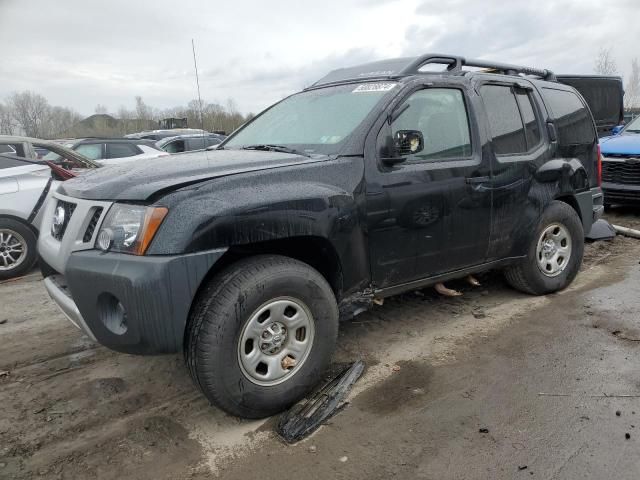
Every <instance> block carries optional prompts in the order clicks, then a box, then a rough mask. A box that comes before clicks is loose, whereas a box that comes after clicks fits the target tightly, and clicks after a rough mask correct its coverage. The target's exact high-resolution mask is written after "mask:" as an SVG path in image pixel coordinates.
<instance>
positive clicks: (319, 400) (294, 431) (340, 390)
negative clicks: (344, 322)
mask: <svg viewBox="0 0 640 480" xmlns="http://www.w3.org/2000/svg"><path fill="white" fill-rule="evenodd" d="M363 370H364V362H363V361H362V360H358V361H357V362H355V363H353V364H352V365H351V366H350V367H349V368H346V369H345V370H343V371H342V372H341V373H340V374H338V376H336V377H335V378H333V379H332V380H330V381H329V382H327V383H326V384H325V385H324V386H323V387H322V388H321V389H320V390H318V391H317V392H316V393H315V394H314V395H313V396H311V397H310V398H307V399H305V400H303V401H302V402H299V403H296V404H295V405H294V406H293V407H291V409H290V410H288V411H287V412H285V413H283V414H282V416H281V417H280V420H279V421H278V426H277V427H276V431H277V432H278V434H279V435H280V436H281V437H282V438H283V439H284V440H285V441H286V442H287V443H295V442H297V441H300V440H302V439H303V438H304V437H306V436H307V435H310V434H311V433H313V432H315V431H316V430H317V429H318V428H319V427H320V425H322V424H323V423H324V422H325V421H327V420H328V419H329V418H331V417H333V416H334V415H335V414H336V413H338V412H339V411H340V410H342V408H344V407H345V406H346V405H347V403H346V402H345V399H346V398H347V395H348V394H349V391H350V390H351V387H352V386H353V384H354V383H356V381H357V380H358V378H360V375H362V372H363Z"/></svg>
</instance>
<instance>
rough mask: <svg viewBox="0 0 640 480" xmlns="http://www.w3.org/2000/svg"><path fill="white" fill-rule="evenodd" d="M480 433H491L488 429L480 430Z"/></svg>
mask: <svg viewBox="0 0 640 480" xmlns="http://www.w3.org/2000/svg"><path fill="white" fill-rule="evenodd" d="M478 431H479V432H480V433H489V429H488V428H481V429H479V430H478Z"/></svg>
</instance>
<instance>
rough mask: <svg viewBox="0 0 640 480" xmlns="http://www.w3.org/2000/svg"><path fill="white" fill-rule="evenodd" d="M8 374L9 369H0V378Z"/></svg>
mask: <svg viewBox="0 0 640 480" xmlns="http://www.w3.org/2000/svg"><path fill="white" fill-rule="evenodd" d="M8 376H9V370H0V378H2V377H8Z"/></svg>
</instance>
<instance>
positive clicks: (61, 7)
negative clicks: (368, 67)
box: [0, 0, 640, 114]
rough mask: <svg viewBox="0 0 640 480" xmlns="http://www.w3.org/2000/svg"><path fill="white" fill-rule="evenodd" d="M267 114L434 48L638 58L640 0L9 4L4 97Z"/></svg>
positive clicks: (579, 61)
mask: <svg viewBox="0 0 640 480" xmlns="http://www.w3.org/2000/svg"><path fill="white" fill-rule="evenodd" d="M191 38H194V39H195V42H196V51H197V55H198V67H199V71H200V86H201V91H202V97H203V100H207V101H218V102H220V103H224V102H226V100H227V99H228V98H233V99H234V100H235V101H236V103H237V105H238V107H239V109H240V110H241V111H242V112H243V113H247V112H250V111H251V112H254V113H257V112H258V111H260V110H262V109H263V108H265V107H267V106H268V105H270V104H271V103H273V102H274V101H276V100H278V99H280V98H282V97H283V96H286V95H288V94H290V93H293V92H295V91H297V90H299V89H301V88H303V87H305V86H307V85H309V84H310V83H313V81H314V80H316V79H317V78H319V77H321V76H322V75H324V74H325V73H326V72H327V71H329V70H331V69H333V68H338V67H343V66H350V65H355V64H358V63H363V62H367V61H370V60H378V59H382V58H390V57H398V56H406V55H416V54H420V53H426V52H439V53H452V54H459V55H464V56H467V57H483V58H488V59H494V60H500V61H504V62H510V63H519V64H527V65H531V66H536V67H544V68H550V69H552V70H554V71H556V72H562V73H592V71H593V65H594V61H595V57H596V54H597V52H598V49H599V48H600V47H602V46H606V47H613V48H614V55H615V58H616V61H617V64H618V70H619V72H620V73H621V74H623V75H625V74H627V75H628V72H629V71H630V64H631V59H632V57H633V56H640V0H614V1H608V2H605V1H602V0H598V1H596V0H535V1H532V0H528V1H519V0H512V1H506V0H482V1H481V0H351V1H349V0H321V1H318V0H314V1H305V0H290V1H289V0H285V1H278V0H270V1H264V0H253V1H250V0H233V1H216V2H214V1H210V0H209V1H206V0H203V1H191V0H182V1H175V0H172V1H169V0H154V1H140V0H138V1H136V0H126V1H125V0H105V1H100V2H97V1H90V0H0V101H2V100H4V98H5V97H6V96H7V95H8V94H10V93H11V92H13V91H22V90H33V91H35V92H38V93H40V94H42V95H44V96H45V97H47V98H48V99H49V101H50V102H51V103H52V104H54V105H62V106H68V107H72V108H74V109H76V110H78V111H79V112H81V113H82V114H91V113H93V111H94V107H95V106H96V104H98V103H100V104H103V105H106V106H107V107H108V109H109V111H112V112H115V111H117V109H118V108H119V107H120V106H121V105H125V106H127V107H128V108H133V106H134V100H133V99H134V96H136V95H141V96H142V97H143V98H144V100H145V101H146V102H147V103H148V104H150V105H152V106H154V107H157V108H165V107H172V106H177V105H184V104H186V103H187V102H188V101H189V100H191V99H193V98H195V97H196V87H195V77H194V71H193V59H192V53H191Z"/></svg>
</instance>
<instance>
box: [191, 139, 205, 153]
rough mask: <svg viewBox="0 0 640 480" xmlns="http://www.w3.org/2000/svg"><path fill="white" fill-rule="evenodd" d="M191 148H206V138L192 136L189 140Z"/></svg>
mask: <svg viewBox="0 0 640 480" xmlns="http://www.w3.org/2000/svg"><path fill="white" fill-rule="evenodd" d="M188 145H189V150H202V149H203V148H204V138H202V137H199V138H190V139H189V140H188Z"/></svg>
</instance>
